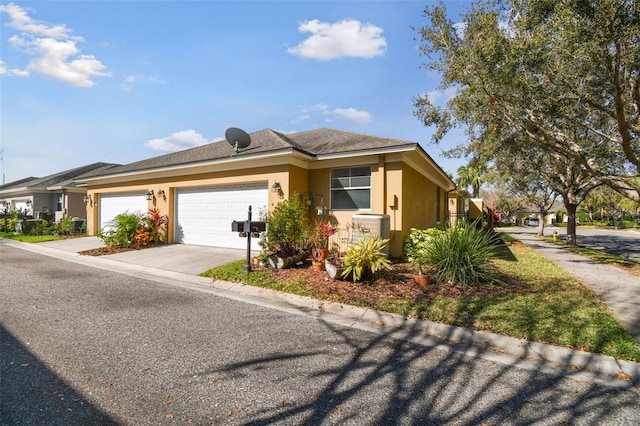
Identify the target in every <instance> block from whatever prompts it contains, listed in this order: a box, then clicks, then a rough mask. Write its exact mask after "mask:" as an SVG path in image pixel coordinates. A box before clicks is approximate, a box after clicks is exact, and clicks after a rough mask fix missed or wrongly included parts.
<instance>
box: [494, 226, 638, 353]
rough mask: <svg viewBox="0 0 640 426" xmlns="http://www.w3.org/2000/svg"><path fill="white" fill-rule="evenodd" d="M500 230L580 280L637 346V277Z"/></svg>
mask: <svg viewBox="0 0 640 426" xmlns="http://www.w3.org/2000/svg"><path fill="white" fill-rule="evenodd" d="M503 231H505V232H507V233H509V234H510V235H512V236H513V237H514V238H517V239H519V240H520V241H522V242H524V243H525V244H527V245H528V246H530V247H532V248H533V249H535V250H536V251H537V252H539V253H540V254H541V255H543V256H544V257H546V258H547V259H549V260H552V261H553V262H554V263H556V264H558V266H560V267H561V268H562V269H564V270H565V271H567V272H568V273H569V274H571V275H572V276H573V277H575V278H577V279H579V280H580V281H582V282H583V283H584V284H585V285H586V286H587V287H589V288H590V289H591V290H592V291H593V292H594V293H596V294H597V295H598V297H600V299H601V300H602V301H603V302H604V304H605V305H607V307H608V308H609V310H610V311H611V313H612V314H613V316H614V318H615V319H617V320H618V322H620V324H621V325H622V326H623V327H624V328H625V329H626V330H627V331H628V332H629V334H630V335H631V336H632V337H633V338H634V339H635V341H636V342H637V343H638V345H640V277H637V276H635V275H632V274H630V273H628V272H625V271H623V270H622V269H620V268H616V267H615V266H610V265H604V264H601V263H598V262H596V261H593V260H591V259H589V258H588V257H585V256H580V255H578V254H575V253H572V252H570V251H569V250H565V249H563V248H562V247H558V246H556V245H555V244H552V243H546V242H544V241H542V240H540V239H539V238H538V237H537V236H536V235H535V234H532V233H530V232H524V231H518V230H509V229H504V230H503Z"/></svg>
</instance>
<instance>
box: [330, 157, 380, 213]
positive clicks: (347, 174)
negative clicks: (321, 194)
mask: <svg viewBox="0 0 640 426" xmlns="http://www.w3.org/2000/svg"><path fill="white" fill-rule="evenodd" d="M370 208H371V166H360V167H349V168H346V169H332V170H331V209H332V210H366V209H370Z"/></svg>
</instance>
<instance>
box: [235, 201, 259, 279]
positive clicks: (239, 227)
mask: <svg viewBox="0 0 640 426" xmlns="http://www.w3.org/2000/svg"><path fill="white" fill-rule="evenodd" d="M266 229H267V225H266V223H265V222H253V221H251V206H249V212H248V213H247V220H246V221H239V220H234V221H233V222H231V232H237V233H238V235H240V237H246V238H247V263H246V265H244V271H245V272H246V273H249V272H251V236H252V234H253V236H255V237H256V238H257V237H258V236H259V235H260V232H263V231H266Z"/></svg>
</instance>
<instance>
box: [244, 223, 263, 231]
mask: <svg viewBox="0 0 640 426" xmlns="http://www.w3.org/2000/svg"><path fill="white" fill-rule="evenodd" d="M266 230H267V223H266V222H249V230H248V231H249V232H264V231H266Z"/></svg>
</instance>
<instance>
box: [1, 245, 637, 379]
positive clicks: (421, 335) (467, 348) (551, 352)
mask: <svg viewBox="0 0 640 426" xmlns="http://www.w3.org/2000/svg"><path fill="white" fill-rule="evenodd" d="M89 238H92V237H89ZM518 238H520V236H518ZM534 238H535V237H534ZM65 241H72V240H65ZM98 243H99V240H97V239H96V240H95V241H93V242H92V241H91V240H86V241H75V242H67V243H65V242H60V241H55V242H48V243H39V244H27V243H19V242H14V241H10V240H5V239H1V238H0V244H4V245H7V246H11V247H16V248H19V249H22V250H27V251H31V252H33V253H37V254H42V255H46V256H51V257H55V258H58V259H61V260H65V261H70V262H75V263H81V264H84V265H87V266H91V267H95V268H100V269H107V270H111V271H117V272H119V273H122V274H127V275H131V276H136V277H139V278H143V279H148V280H152V281H156V282H159V283H163V284H166V285H173V286H180V287H184V288H188V289H191V290H194V291H202V292H208V293H214V294H216V295H218V296H220V297H226V298H229V299H233V300H239V301H242V302H245V303H250V304H254V305H259V306H264V307H268V308H271V309H277V310H280V311H284V312H288V313H290V314H295V315H305V316H310V317H313V318H317V319H319V320H322V321H327V322H330V323H335V324H340V325H343V326H346V327H352V328H357V329H361V330H366V331H369V332H372V333H378V334H384V335H388V336H390V337H393V338H397V339H406V340H410V341H412V342H415V343H417V344H421V345H425V346H433V347H436V346H437V347H445V346H446V347H448V348H449V349H450V350H452V351H455V352H459V353H463V354H465V355H467V356H472V357H481V358H484V359H488V360H491V361H494V362H499V363H503V364H507V365H515V366H518V367H519V368H523V369H528V370H535V371H541V372H548V373H549V374H559V375H563V376H568V377H572V378H575V379H578V380H590V381H603V382H607V383H608V384H609V385H611V384H615V383H617V384H618V385H620V386H628V385H629V383H627V382H625V381H621V380H619V378H620V376H621V375H623V376H628V377H630V378H631V384H632V385H634V386H637V385H638V384H640V364H638V363H634V362H629V361H623V360H616V359H614V358H612V357H610V356H606V355H600V354H593V353H588V352H581V351H576V350H572V349H568V348H564V347H559V346H553V345H546V344H542V343H536V342H530V341H526V340H522V339H517V338H513V337H508V336H502V335H497V334H493V333H487V332H483V331H476V330H472V329H467V328H461V327H454V326H450V325H446V324H441V323H436V322H431V321H422V320H417V319H414V318H408V317H405V316H402V315H396V314H388V313H385V312H379V311H376V310H373V309H368V308H360V307H355V306H349V305H344V304H342V303H332V302H325V301H322V300H316V299H312V298H309V297H302V296H296V295H292V294H287V293H281V292H278V291H275V290H270V289H264V288H258V287H252V286H249V285H244V284H239V283H231V282H225V281H213V282H212V281H211V279H209V278H204V277H199V276H196V275H195V274H197V273H200V272H203V271H204V270H205V269H208V268H211V267H213V266H215V265H216V264H223V263H227V262H228V261H229V260H228V259H225V258H223V257H221V256H219V257H215V255H214V252H215V250H216V249H213V248H207V247H201V248H200V247H198V246H187V245H183V244H176V245H171V246H166V247H159V248H152V249H145V250H139V251H131V252H125V253H120V254H117V255H108V256H98V257H95V256H80V255H78V254H77V253H76V252H73V251H72V247H84V248H83V249H84V250H86V249H87V248H86V247H89V246H91V245H92V244H93V245H95V244H98ZM98 246H99V245H98ZM94 248H95V247H94ZM209 249H211V250H213V251H210V250H209ZM218 250H225V251H226V249H218ZM181 251H182V252H183V253H182V254H181V253H180V252H181ZM238 252H242V250H239V251H238ZM227 253H230V252H229V251H227ZM238 254H240V253H238ZM185 257H187V258H191V260H193V259H192V258H194V257H201V259H200V261H202V262H204V264H205V265H207V266H205V267H204V269H201V266H200V265H199V264H198V263H193V264H192V265H197V266H195V267H194V269H193V270H194V271H196V272H186V273H185V272H181V271H180V270H181V269H184V265H180V263H181V261H182V260H181V259H183V258H185ZM241 258H243V257H242V256H239V257H236V258H235V259H231V260H238V259H241ZM142 262H143V263H145V264H142Z"/></svg>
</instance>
